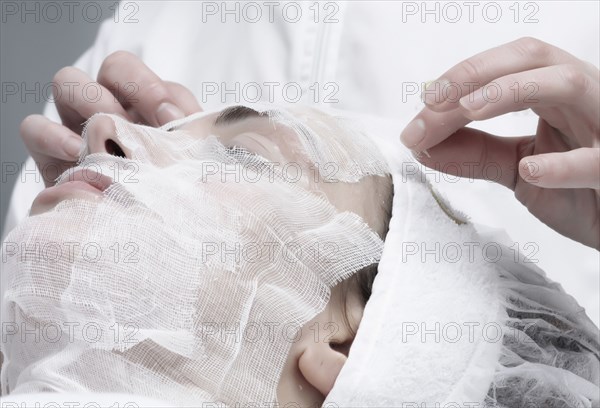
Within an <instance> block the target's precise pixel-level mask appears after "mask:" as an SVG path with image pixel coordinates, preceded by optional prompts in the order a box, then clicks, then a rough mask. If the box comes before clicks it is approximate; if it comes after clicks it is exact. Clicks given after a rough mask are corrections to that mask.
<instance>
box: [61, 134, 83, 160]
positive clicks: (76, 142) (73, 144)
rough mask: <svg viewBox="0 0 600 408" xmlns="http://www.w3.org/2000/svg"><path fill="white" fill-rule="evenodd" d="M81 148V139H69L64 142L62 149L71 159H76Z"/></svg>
mask: <svg viewBox="0 0 600 408" xmlns="http://www.w3.org/2000/svg"><path fill="white" fill-rule="evenodd" d="M82 147H83V139H81V138H75V137H70V138H69V139H67V141H66V142H65V144H64V146H63V148H64V150H65V153H67V154H68V155H69V156H70V157H71V158H73V159H78V158H79V155H80V153H81V150H82Z"/></svg>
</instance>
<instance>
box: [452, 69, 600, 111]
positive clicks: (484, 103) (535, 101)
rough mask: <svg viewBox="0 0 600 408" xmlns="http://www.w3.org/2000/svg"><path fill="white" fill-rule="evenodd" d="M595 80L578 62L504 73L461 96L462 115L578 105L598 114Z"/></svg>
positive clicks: (598, 105) (599, 90)
mask: <svg viewBox="0 0 600 408" xmlns="http://www.w3.org/2000/svg"><path fill="white" fill-rule="evenodd" d="M599 92H600V88H599V86H598V81H597V80H594V79H593V78H592V77H590V76H589V75H588V74H587V73H586V72H585V71H584V70H582V69H581V68H580V67H579V66H577V65H565V64H563V65H555V66H551V67H544V68H539V69H534V70H531V71H525V72H520V73H518V74H512V75H507V76H504V77H502V78H499V79H496V80H494V81H493V82H491V83H489V84H487V85H486V86H484V87H483V88H481V89H479V90H477V91H475V92H473V93H471V94H469V95H466V96H464V97H462V98H461V99H460V105H461V107H462V108H463V109H464V115H465V116H466V117H468V118H470V119H472V120H484V119H490V118H493V117H496V116H500V115H503V114H505V113H509V112H516V111H520V110H523V109H527V108H532V109H533V108H544V107H552V106H559V105H569V106H578V107H580V109H579V110H580V111H581V112H582V114H583V115H585V116H586V117H588V118H595V119H596V120H598V118H597V112H598V110H599V109H600V100H599V99H598V93H599Z"/></svg>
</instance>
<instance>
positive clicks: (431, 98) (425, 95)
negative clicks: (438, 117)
mask: <svg viewBox="0 0 600 408" xmlns="http://www.w3.org/2000/svg"><path fill="white" fill-rule="evenodd" d="M449 83H450V81H448V80H447V79H438V80H437V81H433V82H431V83H429V85H427V87H426V88H425V90H424V91H423V92H422V93H421V101H423V103H425V104H426V105H439V104H440V103H442V102H444V101H445V100H446V86H447V85H448V84H449Z"/></svg>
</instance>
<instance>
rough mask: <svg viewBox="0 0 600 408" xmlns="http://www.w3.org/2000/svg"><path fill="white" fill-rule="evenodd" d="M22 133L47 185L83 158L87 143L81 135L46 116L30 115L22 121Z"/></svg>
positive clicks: (51, 183)
mask: <svg viewBox="0 0 600 408" xmlns="http://www.w3.org/2000/svg"><path fill="white" fill-rule="evenodd" d="M20 134H21V138H22V139H23V142H24V143H25V146H26V147H27V150H28V151H29V153H30V154H31V156H32V157H33V159H34V161H35V162H36V164H37V166H38V169H39V171H40V173H41V175H42V177H43V179H44V183H45V184H46V187H49V186H51V185H53V184H54V181H55V180H56V178H57V177H58V176H60V175H61V174H62V173H63V172H64V171H65V170H67V169H68V168H70V167H73V166H74V165H75V163H76V162H77V159H78V158H79V153H80V151H81V149H82V146H83V142H82V139H81V137H80V136H79V135H77V134H76V133H74V132H73V131H71V130H70V129H67V128H66V127H65V126H62V125H59V124H58V123H54V122H52V121H51V120H49V119H48V118H46V117H45V116H42V115H30V116H28V117H26V118H25V119H24V120H23V122H22V123H21V127H20Z"/></svg>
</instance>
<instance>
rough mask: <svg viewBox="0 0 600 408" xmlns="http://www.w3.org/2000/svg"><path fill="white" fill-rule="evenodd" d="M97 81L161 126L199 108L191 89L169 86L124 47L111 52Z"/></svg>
mask: <svg viewBox="0 0 600 408" xmlns="http://www.w3.org/2000/svg"><path fill="white" fill-rule="evenodd" d="M98 82H99V83H100V84H102V85H104V86H106V87H107V88H108V89H110V90H111V91H112V93H113V94H114V95H115V96H116V97H117V99H118V100H119V101H120V102H121V105H122V106H123V107H124V108H125V109H126V110H128V111H130V110H131V109H133V110H134V111H136V112H137V113H138V114H139V115H140V116H141V117H142V118H143V119H144V120H145V122H146V123H147V124H149V125H151V126H161V125H164V124H165V123H168V122H170V121H172V120H176V119H181V118H183V117H185V116H187V115H190V114H192V113H195V112H198V111H200V110H201V109H200V106H199V104H198V102H197V101H196V100H195V98H194V97H193V95H192V94H191V93H190V92H187V93H186V92H181V90H179V91H178V92H175V94H173V93H172V92H171V90H172V89H174V88H173V87H172V86H171V87H169V86H167V84H166V83H165V81H163V80H162V79H160V78H159V77H158V76H157V75H156V74H155V73H154V72H153V71H152V70H150V68H148V67H147V66H146V65H145V64H144V63H143V62H142V61H141V60H140V59H139V58H138V57H137V56H135V55H134V54H131V53H129V52H125V51H117V52H115V53H113V54H111V55H109V56H108V57H107V58H106V59H105V60H104V62H103V64H102V66H101V68H100V71H99V73H98Z"/></svg>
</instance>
